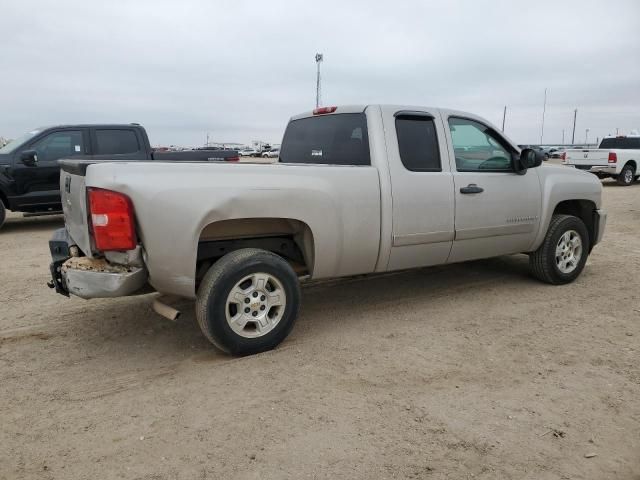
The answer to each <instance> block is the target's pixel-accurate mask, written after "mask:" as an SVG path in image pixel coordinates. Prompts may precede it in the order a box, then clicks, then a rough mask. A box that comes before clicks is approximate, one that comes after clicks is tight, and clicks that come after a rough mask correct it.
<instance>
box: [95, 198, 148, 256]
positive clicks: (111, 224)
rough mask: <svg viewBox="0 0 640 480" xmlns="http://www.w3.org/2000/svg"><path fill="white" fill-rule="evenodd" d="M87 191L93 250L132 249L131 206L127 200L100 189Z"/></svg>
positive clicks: (134, 235) (134, 239)
mask: <svg viewBox="0 0 640 480" xmlns="http://www.w3.org/2000/svg"><path fill="white" fill-rule="evenodd" d="M88 191H89V192H88V195H89V213H90V214H91V227H92V229H93V239H94V241H95V244H96V248H97V249H98V250H102V251H109V250H120V251H124V250H133V249H134V248H136V244H137V243H138V242H137V239H136V230H135V226H134V221H133V205H132V204H131V200H130V199H129V197H127V196H126V195H123V194H122V193H118V192H112V191H111V190H104V189H102V188H89V189H88Z"/></svg>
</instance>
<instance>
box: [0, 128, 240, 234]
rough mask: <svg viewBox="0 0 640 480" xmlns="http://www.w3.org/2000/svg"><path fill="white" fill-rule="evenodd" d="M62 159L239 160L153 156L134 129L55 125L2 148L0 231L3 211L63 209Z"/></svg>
mask: <svg viewBox="0 0 640 480" xmlns="http://www.w3.org/2000/svg"><path fill="white" fill-rule="evenodd" d="M62 158H71V159H73V158H84V159H104V158H108V159H110V160H130V161H134V160H183V161H189V160H191V161H193V160H238V153H237V152H236V151H233V150H215V151H210V150H189V151H183V152H154V151H153V149H152V148H151V145H150V144H149V138H148V137H147V132H146V131H145V129H144V128H143V127H141V126H140V125H138V124H126V125H58V126H55V127H46V128H39V129H36V130H33V131H31V132H28V133H26V134H25V135H23V136H21V137H20V138H18V139H16V140H14V141H12V142H11V143H9V144H7V145H5V146H4V147H3V148H0V227H2V224H3V223H4V220H5V216H6V210H13V211H17V212H28V213H46V212H51V211H59V210H61V206H60V190H59V187H60V166H59V165H58V160H60V159H62Z"/></svg>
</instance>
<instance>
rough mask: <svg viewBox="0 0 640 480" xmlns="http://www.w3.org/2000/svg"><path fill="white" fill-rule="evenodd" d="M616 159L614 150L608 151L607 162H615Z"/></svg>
mask: <svg viewBox="0 0 640 480" xmlns="http://www.w3.org/2000/svg"><path fill="white" fill-rule="evenodd" d="M617 161H618V155H617V154H616V152H609V163H616V162H617Z"/></svg>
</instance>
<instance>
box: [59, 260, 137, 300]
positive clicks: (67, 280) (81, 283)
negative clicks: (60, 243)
mask: <svg viewBox="0 0 640 480" xmlns="http://www.w3.org/2000/svg"><path fill="white" fill-rule="evenodd" d="M61 273H62V279H63V282H64V285H65V286H66V289H67V291H68V292H69V293H70V294H72V295H75V296H77V297H81V298H86V299H89V298H110V297H125V296H127V295H132V294H134V293H136V292H137V291H138V290H140V289H141V288H142V287H144V286H145V284H146V283H147V277H148V275H147V270H146V269H145V268H141V267H123V266H120V265H110V264H108V263H107V262H106V261H104V260H100V259H89V258H87V257H78V258H70V259H69V260H67V261H66V262H64V263H63V264H62V268H61Z"/></svg>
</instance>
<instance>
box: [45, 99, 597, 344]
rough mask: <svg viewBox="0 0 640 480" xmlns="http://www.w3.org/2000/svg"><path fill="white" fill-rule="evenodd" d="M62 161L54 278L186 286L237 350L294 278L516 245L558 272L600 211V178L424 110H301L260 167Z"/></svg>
mask: <svg viewBox="0 0 640 480" xmlns="http://www.w3.org/2000/svg"><path fill="white" fill-rule="evenodd" d="M61 165H62V173H61V177H60V185H61V191H62V203H63V208H64V214H65V221H66V228H65V229H61V230H59V231H57V232H56V233H55V235H54V237H53V238H52V239H51V241H50V249H51V253H52V257H53V263H52V264H51V274H52V277H53V278H52V281H51V282H50V284H49V286H50V287H52V288H55V289H56V290H57V291H58V292H59V293H62V294H65V295H69V294H72V295H76V296H79V297H82V298H96V297H116V296H123V295H132V294H136V293H139V292H148V291H150V290H155V291H157V292H160V293H161V294H165V295H168V296H174V297H186V298H190V299H195V301H196V302H195V303H196V317H197V319H198V322H199V324H200V327H201V328H202V331H203V333H204V335H205V336H206V337H207V338H208V339H209V340H210V341H211V342H212V343H213V344H214V345H216V346H217V347H219V348H220V349H222V350H224V351H226V352H229V353H231V354H235V355H242V354H250V353H256V352H260V351H264V350H268V349H271V348H273V347H275V346H276V345H278V344H279V343H280V342H281V341H282V340H283V339H284V338H285V337H286V336H287V334H288V333H289V331H290V330H291V328H292V326H293V324H294V321H295V319H296V317H297V315H298V307H299V303H300V281H304V280H309V279H313V280H316V279H326V278H334V277H346V276H352V275H360V274H369V273H378V272H388V271H392V270H401V269H408V268H416V267H425V266H428V265H439V264H446V263H454V262H463V261H466V260H473V259H479V258H487V257H493V256H497V255H508V254H519V253H524V254H528V255H529V258H530V265H531V271H532V274H533V276H535V277H537V278H538V279H540V280H542V281H544V282H548V283H551V284H563V283H567V282H571V281H573V280H574V279H575V278H576V277H577V276H578V275H579V274H580V272H581V271H582V269H583V268H584V265H585V262H586V260H587V256H588V255H589V253H590V252H591V249H592V248H593V247H594V245H596V244H597V243H598V242H599V241H600V240H601V238H602V235H603V231H604V228H605V222H606V214H605V212H604V211H603V210H602V199H601V194H602V186H601V184H600V182H599V181H598V180H597V178H596V177H595V176H593V175H591V174H588V173H586V172H581V171H577V170H575V169H571V168H566V167H560V166H547V165H545V166H542V167H541V166H540V165H541V157H540V156H539V155H538V154H536V153H535V152H534V151H532V150H528V149H525V150H523V151H520V150H519V149H518V148H517V147H516V146H515V145H514V143H513V142H511V141H510V140H509V139H507V138H506V137H505V136H504V135H503V134H502V133H501V132H500V131H499V130H498V129H497V128H495V127H494V126H493V125H491V124H490V123H489V122H487V121H486V120H484V119H482V118H480V117H477V116H475V115H472V114H469V113H464V112H458V111H451V110H445V109H437V108H426V107H415V106H390V105H367V106H340V107H324V108H319V109H316V110H314V111H312V112H308V113H303V114H301V115H298V116H295V117H293V118H291V120H290V122H289V124H288V126H287V129H286V132H285V135H284V139H283V142H282V147H281V150H280V158H279V162H278V163H276V164H271V165H253V164H233V165H230V164H212V163H198V162H193V163H191V162H188V163H185V162H180V163H172V162H166V163H165V162H160V163H159V162H157V161H156V162H149V163H146V162H115V161H114V162H110V161H99V162H95V161H82V160H75V161H73V160H64V161H61ZM162 306H165V307H167V305H166V302H165V303H164V304H160V307H162ZM158 311H159V312H163V313H164V314H166V315H167V316H170V317H171V316H173V314H172V313H171V312H172V310H171V309H170V308H168V309H166V311H164V310H162V309H160V308H158Z"/></svg>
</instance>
